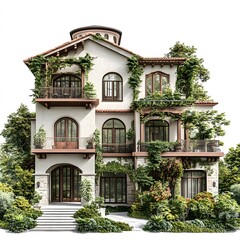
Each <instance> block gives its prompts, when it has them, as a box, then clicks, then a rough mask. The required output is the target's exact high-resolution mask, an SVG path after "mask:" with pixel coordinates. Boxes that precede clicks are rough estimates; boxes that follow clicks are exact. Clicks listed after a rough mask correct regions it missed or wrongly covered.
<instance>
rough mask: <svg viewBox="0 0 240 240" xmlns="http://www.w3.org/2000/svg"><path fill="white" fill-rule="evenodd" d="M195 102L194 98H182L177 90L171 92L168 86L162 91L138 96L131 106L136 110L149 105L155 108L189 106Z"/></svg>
mask: <svg viewBox="0 0 240 240" xmlns="http://www.w3.org/2000/svg"><path fill="white" fill-rule="evenodd" d="M194 102H195V100H194V99H192V98H188V99H183V98H182V94H180V93H179V92H173V91H172V90H171V89H170V88H167V89H165V90H164V91H163V92H161V93H160V92H155V93H153V94H150V95H147V96H146V97H145V98H140V99H139V100H135V101H134V102H133V105H132V106H133V107H134V109H136V110H137V111H139V110H141V109H143V108H147V107H151V108H153V109H156V108H166V107H177V106H189V105H192V104H193V103H194Z"/></svg>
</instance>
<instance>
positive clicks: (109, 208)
mask: <svg viewBox="0 0 240 240" xmlns="http://www.w3.org/2000/svg"><path fill="white" fill-rule="evenodd" d="M130 209H131V207H130V206H125V205H123V206H121V205H117V206H106V214H109V213H112V212H128V211H130Z"/></svg>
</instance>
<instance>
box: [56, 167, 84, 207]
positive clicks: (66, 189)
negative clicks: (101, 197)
mask: <svg viewBox="0 0 240 240" xmlns="http://www.w3.org/2000/svg"><path fill="white" fill-rule="evenodd" d="M79 173H80V170H79V169H78V168H76V167H74V166H71V165H63V166H59V167H57V168H55V169H54V170H53V171H52V173H51V201H52V202H79V201H80V200H81V199H80V193H79V187H80V180H81V177H80V175H79Z"/></svg>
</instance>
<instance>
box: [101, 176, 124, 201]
mask: <svg viewBox="0 0 240 240" xmlns="http://www.w3.org/2000/svg"><path fill="white" fill-rule="evenodd" d="M100 195H101V196H102V197H104V202H105V203H126V201H127V180H126V174H124V173H116V174H114V173H104V174H103V176H101V178H100Z"/></svg>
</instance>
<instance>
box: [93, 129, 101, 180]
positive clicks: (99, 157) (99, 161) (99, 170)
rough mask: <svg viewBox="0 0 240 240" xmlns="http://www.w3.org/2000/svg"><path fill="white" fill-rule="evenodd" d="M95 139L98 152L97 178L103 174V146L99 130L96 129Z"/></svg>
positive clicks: (96, 159) (96, 158)
mask: <svg viewBox="0 0 240 240" xmlns="http://www.w3.org/2000/svg"><path fill="white" fill-rule="evenodd" d="M93 138H94V143H95V150H96V157H95V171H96V174H97V176H99V174H100V172H101V168H102V166H103V157H102V146H101V139H100V131H99V129H96V130H95V131H94V133H93Z"/></svg>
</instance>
